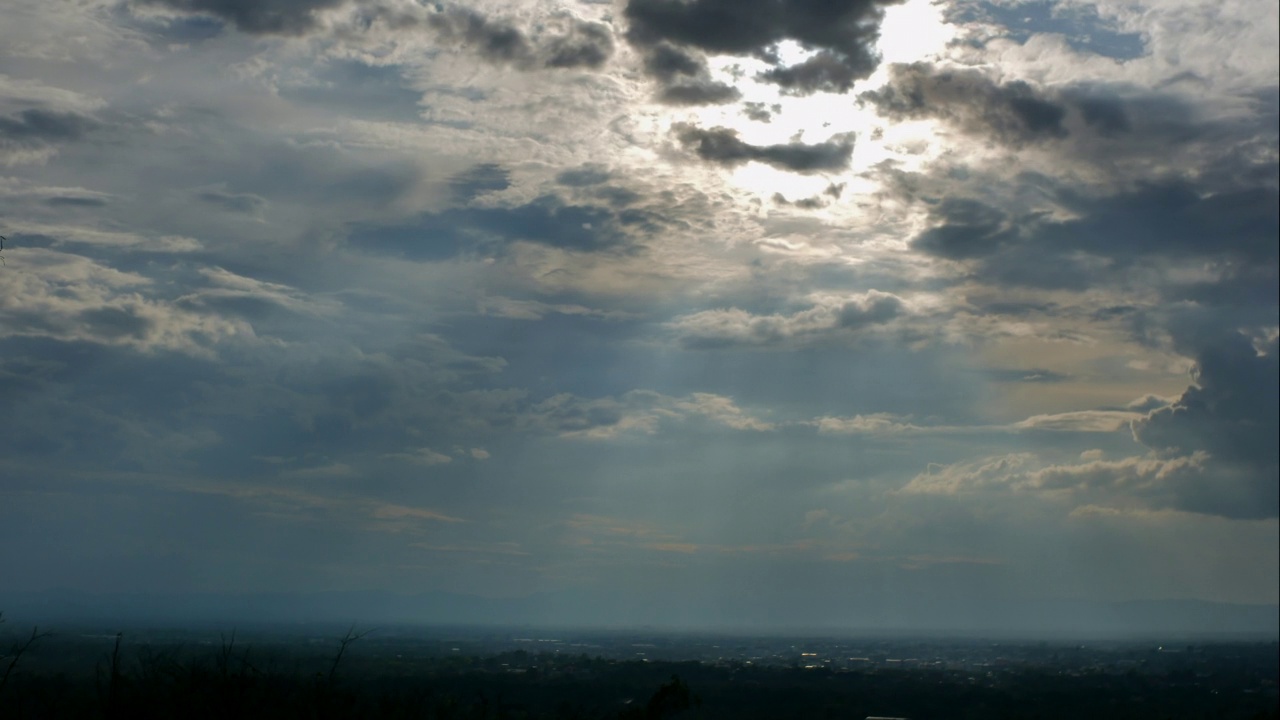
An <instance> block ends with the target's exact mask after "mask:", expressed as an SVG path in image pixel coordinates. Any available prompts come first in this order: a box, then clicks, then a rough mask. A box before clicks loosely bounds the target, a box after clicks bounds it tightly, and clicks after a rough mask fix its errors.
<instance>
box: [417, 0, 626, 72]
mask: <svg viewBox="0 0 1280 720" xmlns="http://www.w3.org/2000/svg"><path fill="white" fill-rule="evenodd" d="M426 23H427V25H428V27H430V28H432V29H433V30H435V32H436V35H437V36H438V37H439V38H440V39H441V40H443V41H444V42H450V43H454V44H457V45H460V46H464V47H467V48H470V49H471V50H473V51H474V52H476V53H477V54H478V55H480V57H482V58H484V59H486V60H488V61H490V62H493V63H498V64H505V65H512V66H514V67H517V68H521V69H534V68H551V69H572V68H590V69H594V68H599V67H601V66H602V65H604V64H605V63H606V62H608V60H609V58H610V57H612V56H613V52H614V42H613V31H612V30H611V29H610V28H609V26H608V25H605V24H604V23H598V22H590V21H586V20H580V19H578V18H574V17H572V16H569V15H558V16H554V17H552V18H549V19H547V20H546V21H545V22H544V23H543V28H542V34H540V35H539V36H538V37H536V38H533V39H531V38H530V37H528V36H527V35H526V34H525V33H524V32H522V31H521V30H520V29H519V28H517V27H515V26H514V25H511V24H508V23H506V22H503V21H500V20H493V19H491V18H488V17H485V16H484V15H482V14H481V13H479V12H477V11H475V10H473V9H471V8H466V7H458V6H451V7H447V8H444V9H442V10H440V11H439V12H435V13H432V14H429V15H427V17H426Z"/></svg>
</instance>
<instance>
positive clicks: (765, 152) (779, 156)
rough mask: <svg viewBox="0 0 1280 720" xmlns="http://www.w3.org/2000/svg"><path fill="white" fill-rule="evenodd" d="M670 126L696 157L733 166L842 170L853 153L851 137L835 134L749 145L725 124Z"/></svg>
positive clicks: (807, 171) (804, 170) (803, 170)
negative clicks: (752, 164) (803, 140)
mask: <svg viewBox="0 0 1280 720" xmlns="http://www.w3.org/2000/svg"><path fill="white" fill-rule="evenodd" d="M672 129H673V130H674V131H675V133H676V137H677V138H678V139H679V141H680V143H681V144H682V145H684V147H685V148H686V149H688V150H691V151H693V152H694V153H695V154H696V155H697V156H698V157H700V158H702V159H703V160H706V161H707V162H712V163H715V164H717V165H725V166H733V165H741V164H743V163H746V162H762V163H765V164H766V165H772V166H773V167H776V168H779V169H781V170H791V171H793V172H799V173H811V172H823V171H827V170H844V169H846V168H848V167H849V159H850V158H851V157H852V156H853V139H852V138H851V137H850V136H849V135H837V136H834V137H832V138H831V139H830V140H828V141H826V142H822V143H814V144H812V145H806V144H804V143H798V142H793V143H787V144H785V145H752V144H750V143H747V142H743V141H742V140H740V139H739V138H738V133H737V132H736V131H734V130H730V129H729V128H724V127H715V128H711V129H709V130H706V129H703V128H699V127H694V126H692V125H688V124H685V123H680V124H677V125H674V126H673V127H672Z"/></svg>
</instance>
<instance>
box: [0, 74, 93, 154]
mask: <svg viewBox="0 0 1280 720" xmlns="http://www.w3.org/2000/svg"><path fill="white" fill-rule="evenodd" d="M102 105H103V103H102V102H101V101H100V100H95V99H93V98H89V97H87V96H84V95H81V94H79V93H76V92H73V91H69V90H65V89H62V88H57V87H51V86H48V85H44V84H42V83H39V82H36V81H32V80H23V79H20V78H11V77H9V76H7V75H3V74H0V163H3V164H8V165H16V164H20V163H30V162H44V161H46V160H47V159H48V158H49V157H51V156H52V154H53V153H54V152H55V150H56V148H57V147H59V146H62V145H67V144H70V143H74V142H77V141H80V140H83V139H84V138H85V137H86V136H88V135H89V134H90V133H93V132H95V131H97V130H100V129H102V128H103V127H104V123H103V122H102V121H101V120H99V119H98V118H97V117H95V116H94V111H95V110H97V109H99V108H100V107H101V106H102Z"/></svg>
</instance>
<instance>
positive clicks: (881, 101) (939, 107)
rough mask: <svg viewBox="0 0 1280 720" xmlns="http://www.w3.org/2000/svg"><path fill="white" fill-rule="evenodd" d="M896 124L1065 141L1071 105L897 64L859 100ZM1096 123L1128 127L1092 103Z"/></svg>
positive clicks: (970, 73) (973, 75)
mask: <svg viewBox="0 0 1280 720" xmlns="http://www.w3.org/2000/svg"><path fill="white" fill-rule="evenodd" d="M858 97H859V99H861V100H863V101H866V102H870V103H871V104H873V105H875V106H876V108H877V109H878V110H879V111H880V113H881V114H883V115H886V116H888V117H891V118H893V119H895V120H903V119H918V118H926V117H936V118H940V119H943V120H946V121H948V122H951V123H953V124H955V125H958V126H959V127H960V128H961V129H963V130H965V131H967V132H972V133H975V134H983V135H990V136H993V137H995V138H996V139H998V140H1001V141H1003V142H1006V143H1009V144H1019V143H1023V142H1030V141H1035V140H1046V139H1054V138H1062V137H1065V136H1066V135H1067V129H1066V127H1064V125H1063V121H1064V120H1065V119H1066V117H1067V106H1066V105H1065V104H1064V103H1063V102H1062V101H1061V100H1057V99H1053V98H1049V97H1047V96H1045V95H1044V93H1042V92H1041V91H1039V90H1037V89H1036V88H1033V87H1032V86H1031V85H1029V84H1027V83H1025V82H1022V81H1021V80H1014V81H1012V82H1008V83H1004V84H999V83H996V82H995V81H993V80H991V79H990V78H988V77H987V76H986V75H983V74H982V73H980V72H978V71H976V70H943V69H939V68H937V67H935V66H933V65H930V64H928V63H913V64H911V65H894V66H892V70H891V79H890V81H889V83H888V84H887V85H885V86H884V87H882V88H879V89H878V90H870V91H867V92H864V93H862V94H861V95H859V96H858ZM1089 108H1090V114H1089V116H1088V117H1091V118H1093V120H1092V123H1095V124H1100V125H1103V126H1106V127H1109V128H1117V127H1124V116H1123V110H1122V109H1121V108H1119V107H1118V106H1115V107H1111V106H1104V105H1098V104H1096V103H1095V104H1093V105H1089Z"/></svg>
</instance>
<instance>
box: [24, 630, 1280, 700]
mask: <svg viewBox="0 0 1280 720" xmlns="http://www.w3.org/2000/svg"><path fill="white" fill-rule="evenodd" d="M4 642H5V645H3V646H0V647H9V648H10V652H8V653H7V654H6V656H5V657H4V658H3V660H0V672H3V673H4V674H3V676H0V718H3V719H4V720H8V719H9V718H15V719H25V718H40V719H46V718H48V719H51V720H56V719H58V718H76V719H77V720H84V719H92V718H103V719H111V720H114V719H116V718H122V719H123V718H130V719H133V718H139V719H146V718H175V717H181V718H192V719H195V720H198V719H201V718H259V717H261V718H282V719H290V718H299V719H302V718H305V719H307V720H322V719H327V718H333V719H338V718H362V719H365V718H369V719H371V718H420V719H426V720H533V719H542V718H546V719H550V718H563V719H572V720H597V719H598V720H672V719H674V720H721V719H730V718H732V719H733V720H757V719H760V720H763V719H773V718H813V719H814V720H821V719H822V718H841V719H845V718H855V719H858V720H860V719H861V718H863V717H866V716H868V715H881V716H896V717H911V718H915V720H929V719H930V718H947V719H949V720H966V719H967V718H982V719H983V720H987V719H989V718H1010V719H1012V718H1019V719H1022V718H1028V719H1030V718H1037V719H1040V720H1056V719H1060V718H1061V719H1064V720H1065V719H1066V718H1082V717H1089V718H1097V719H1099V720H1108V719H1110V718H1116V719H1119V718H1124V719H1125V720H1140V719H1142V718H1157V719H1164V718H1167V719H1169V720H1175V719H1179V718H1186V719H1190V718H1196V719H1200V718H1215V719H1219V720H1280V705H1278V704H1277V699H1276V694H1275V692H1274V688H1275V685H1274V683H1272V684H1271V685H1270V688H1271V690H1270V692H1269V693H1268V692H1267V691H1265V687H1266V685H1265V682H1266V681H1265V680H1262V681H1260V680H1259V678H1258V677H1244V676H1243V675H1241V674H1240V673H1236V672H1227V673H1220V674H1218V675H1216V676H1212V675H1211V676H1204V675H1203V674H1195V673H1173V674H1167V675H1144V674H1141V673H1138V672H1129V673H1122V674H1112V673H1096V674H1084V675H1080V674H1065V673H1057V672H1054V671H1051V670H1046V669H1044V668H1040V669H1027V670H1024V671H1016V672H1006V673H1004V675H1002V676H1001V677H1000V678H999V679H998V681H996V680H992V679H991V678H984V677H975V676H973V675H971V674H969V673H967V672H963V671H945V670H923V669H902V670H869V671H858V672H834V671H831V670H825V669H805V668H800V667H790V668H786V667H759V666H753V665H750V664H747V663H729V664H715V665H711V664H702V663H697V662H644V661H619V660H609V659H604V658H599V657H595V658H593V657H588V656H586V655H570V654H564V653H559V654H557V653H547V654H531V653H528V652H524V651H514V652H505V653H496V654H489V655H485V656H464V655H458V654H454V655H446V656H416V655H413V654H412V653H408V652H405V653H402V652H399V650H400V649H402V648H401V647H400V646H398V645H397V644H396V642H395V640H394V639H390V640H389V639H385V638H373V639H366V638H363V637H362V635H361V634H358V633H355V632H354V631H353V632H348V633H347V634H346V635H345V636H344V637H341V638H331V639H314V640H312V641H310V642H302V643H295V644H292V645H283V644H276V645H268V646H265V647H264V646H261V645H255V644H252V643H245V642H243V641H241V640H237V639H236V637H235V636H234V635H229V636H226V637H223V638H222V639H221V641H220V642H217V643H215V644H212V645H198V646H195V647H189V646H185V645H182V644H177V643H163V642H162V643H154V642H152V643H139V644H131V643H130V642H129V638H128V637H127V636H121V635H116V636H114V637H105V638H104V637H101V636H99V637H96V638H83V637H80V636H60V635H54V636H51V637H50V636H46V635H43V634H42V633H40V632H39V631H33V632H32V633H29V634H27V633H24V634H22V635H13V636H10V637H9V638H7V639H6V640H5V641H4ZM1267 672H1269V671H1267ZM1259 682H1261V683H1262V685H1263V687H1264V690H1263V691H1259V690H1258V685H1259Z"/></svg>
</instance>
